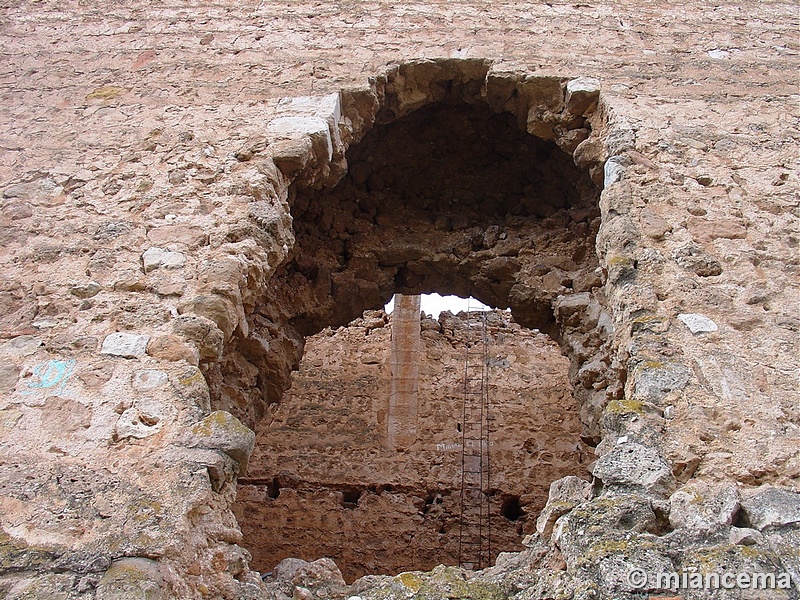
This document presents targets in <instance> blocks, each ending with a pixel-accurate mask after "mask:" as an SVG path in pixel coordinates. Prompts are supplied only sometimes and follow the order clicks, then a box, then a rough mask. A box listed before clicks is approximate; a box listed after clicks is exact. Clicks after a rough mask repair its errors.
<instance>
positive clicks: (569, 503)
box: [536, 475, 591, 537]
mask: <svg viewBox="0 0 800 600" xmlns="http://www.w3.org/2000/svg"><path fill="white" fill-rule="evenodd" d="M590 493H591V483H589V482H588V481H586V480H584V479H581V478H580V477H575V476H574V475H568V476H567V477H562V478H561V479H558V480H556V481H554V482H553V483H551V484H550V494H549V496H548V498H547V504H546V505H545V507H544V510H542V512H541V514H540V515H539V518H538V519H537V521H536V531H538V532H539V533H540V534H541V535H543V536H545V537H549V536H550V534H551V533H552V532H553V525H554V524H555V522H556V520H557V519H558V518H559V517H560V516H561V515H564V514H566V513H568V512H569V511H570V510H572V509H573V508H575V507H576V506H577V505H578V504H580V503H581V502H585V501H586V500H587V499H588V498H589V494H590Z"/></svg>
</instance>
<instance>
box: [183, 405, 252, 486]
mask: <svg viewBox="0 0 800 600" xmlns="http://www.w3.org/2000/svg"><path fill="white" fill-rule="evenodd" d="M255 439H256V436H255V434H254V433H253V432H252V431H251V430H250V429H248V428H247V427H245V426H244V425H243V424H242V422H241V421H239V419H237V418H236V417H234V416H233V415H232V414H230V413H229V412H226V411H224V410H217V411H214V412H212V413H211V414H210V415H208V416H207V417H206V418H205V419H203V420H202V421H200V422H198V423H196V424H195V425H194V426H193V427H192V428H191V431H190V433H189V447H191V448H207V449H209V450H219V451H221V452H224V453H225V454H227V455H228V456H230V457H231V458H232V459H233V460H235V461H236V462H237V463H239V472H240V473H243V472H244V471H246V470H247V462H248V460H249V459H250V454H251V453H252V452H253V446H254V445H255Z"/></svg>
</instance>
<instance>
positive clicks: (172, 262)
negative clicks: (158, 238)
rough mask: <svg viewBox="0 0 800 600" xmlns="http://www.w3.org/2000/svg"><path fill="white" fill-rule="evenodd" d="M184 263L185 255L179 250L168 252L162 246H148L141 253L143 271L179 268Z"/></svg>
mask: <svg viewBox="0 0 800 600" xmlns="http://www.w3.org/2000/svg"><path fill="white" fill-rule="evenodd" d="M185 264H186V256H184V255H183V254H181V253H180V252H170V251H169V250H164V249H163V248H156V247H153V248H149V249H147V250H146V251H145V253H144V254H142V266H143V267H144V272H145V273H150V272H151V271H155V270H156V269H159V268H160V269H179V268H180V267H182V266H183V265H185Z"/></svg>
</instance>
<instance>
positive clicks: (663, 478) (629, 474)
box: [592, 442, 672, 491]
mask: <svg viewBox="0 0 800 600" xmlns="http://www.w3.org/2000/svg"><path fill="white" fill-rule="evenodd" d="M592 474H593V475H594V476H595V477H597V478H598V479H601V480H602V481H603V483H604V484H605V486H606V487H609V488H612V487H619V488H626V487H631V488H640V489H643V490H645V491H658V490H660V489H662V488H664V487H666V486H667V485H668V484H669V483H670V481H671V480H672V472H671V471H670V468H669V466H668V465H667V463H666V462H664V460H663V459H662V458H661V456H659V454H658V452H656V451H655V450H654V449H653V448H648V447H646V446H642V445H641V444H638V443H636V442H625V443H622V444H617V445H616V446H614V448H612V449H611V450H610V451H609V452H608V453H607V454H604V455H603V456H601V457H600V458H599V459H598V460H597V462H596V463H595V464H594V467H593V468H592Z"/></svg>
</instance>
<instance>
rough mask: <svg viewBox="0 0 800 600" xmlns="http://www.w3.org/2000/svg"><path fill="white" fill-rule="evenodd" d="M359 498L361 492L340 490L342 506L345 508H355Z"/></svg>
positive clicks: (348, 489)
mask: <svg viewBox="0 0 800 600" xmlns="http://www.w3.org/2000/svg"><path fill="white" fill-rule="evenodd" d="M360 498H361V490H359V489H356V488H345V489H344V490H342V506H344V507H345V508H356V506H358V501H359V499H360Z"/></svg>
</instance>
